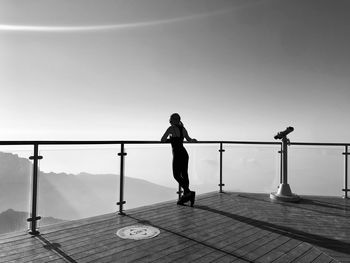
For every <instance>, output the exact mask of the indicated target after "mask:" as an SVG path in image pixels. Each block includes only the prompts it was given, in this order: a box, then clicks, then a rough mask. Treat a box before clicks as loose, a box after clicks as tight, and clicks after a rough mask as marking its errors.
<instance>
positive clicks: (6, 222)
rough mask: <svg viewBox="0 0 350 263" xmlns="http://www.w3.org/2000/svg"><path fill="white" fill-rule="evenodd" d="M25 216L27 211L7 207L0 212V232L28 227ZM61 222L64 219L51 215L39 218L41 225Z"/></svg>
mask: <svg viewBox="0 0 350 263" xmlns="http://www.w3.org/2000/svg"><path fill="white" fill-rule="evenodd" d="M27 218H28V213H27V212H18V211H15V210H13V209H8V210H6V211H4V212H2V213H0V234H4V233H8V232H14V231H23V230H26V229H28V224H27ZM62 222H64V220H61V219H57V218H53V217H44V218H42V219H41V220H40V224H42V225H49V224H56V223H62Z"/></svg>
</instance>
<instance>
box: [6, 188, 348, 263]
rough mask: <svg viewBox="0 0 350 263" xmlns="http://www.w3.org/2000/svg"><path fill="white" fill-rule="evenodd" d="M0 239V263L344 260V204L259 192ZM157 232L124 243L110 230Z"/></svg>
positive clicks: (212, 197)
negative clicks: (138, 227) (139, 226)
mask: <svg viewBox="0 0 350 263" xmlns="http://www.w3.org/2000/svg"><path fill="white" fill-rule="evenodd" d="M126 213H127V215H126V216H119V215H115V214H108V215H103V216H99V217H94V218H88V219H84V220H77V221H71V222H68V223H63V224H59V225H54V226H48V227H44V228H41V229H40V232H41V235H40V236H37V237H31V236H29V235H28V234H26V233H15V234H7V235H3V236H0V262H283V263H285V262H339V261H340V262H350V226H349V219H350V201H349V200H346V199H342V198H336V197H315V196H304V197H303V199H302V201H301V202H299V203H280V202H272V201H271V200H270V199H269V196H268V195H267V194H249V193H224V194H219V193H209V194H205V195H201V196H199V197H198V198H197V202H196V204H195V207H194V208H191V207H186V206H177V205H176V204H175V203H174V202H167V203H163V204H156V205H152V206H148V207H142V208H138V209H132V210H128V211H126ZM136 223H143V224H148V225H152V226H154V227H157V228H159V229H160V231H161V233H160V235H159V236H157V237H155V238H152V239H148V240H138V241H135V240H126V239H121V238H119V237H118V236H117V235H116V232H117V230H118V229H120V228H122V227H125V226H128V225H133V224H136Z"/></svg>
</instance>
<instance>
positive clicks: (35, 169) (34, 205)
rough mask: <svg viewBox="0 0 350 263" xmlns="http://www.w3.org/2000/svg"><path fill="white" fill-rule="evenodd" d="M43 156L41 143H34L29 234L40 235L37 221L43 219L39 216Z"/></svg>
mask: <svg viewBox="0 0 350 263" xmlns="http://www.w3.org/2000/svg"><path fill="white" fill-rule="evenodd" d="M42 158H43V157H42V156H39V144H37V143H36V144H34V155H33V156H30V157H29V159H30V160H33V176H32V209H31V213H30V218H28V219H27V222H30V229H29V234H31V235H38V234H39V231H38V229H37V223H36V222H37V221H38V220H40V219H41V217H40V216H37V201H38V199H37V197H38V170H39V169H38V160H40V159H42Z"/></svg>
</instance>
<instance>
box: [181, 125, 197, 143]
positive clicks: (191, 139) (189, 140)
mask: <svg viewBox="0 0 350 263" xmlns="http://www.w3.org/2000/svg"><path fill="white" fill-rule="evenodd" d="M183 129H184V130H183V132H184V137H185V138H186V140H187V141H188V142H196V141H197V140H196V139H195V138H191V137H190V136H188V132H187V130H186V129H185V128H183Z"/></svg>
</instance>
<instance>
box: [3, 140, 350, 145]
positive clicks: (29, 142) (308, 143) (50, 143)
mask: <svg viewBox="0 0 350 263" xmlns="http://www.w3.org/2000/svg"><path fill="white" fill-rule="evenodd" d="M167 143H169V142H161V141H144V140H125V141H124V140H116V141H114V140H111V141H73V140H71V141H65V140H62V141H50V140H48V141H0V145H33V144H39V145H84V144H85V145H92V144H95V145H98V144H167ZM184 143H195V144H219V143H224V144H256V145H280V144H281V142H279V141H275V142H271V141H270V142H267V141H197V142H186V141H185V142H184ZM289 144H290V145H301V146H350V143H332V142H331V143H328V142H327V143H320V142H290V143H289Z"/></svg>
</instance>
